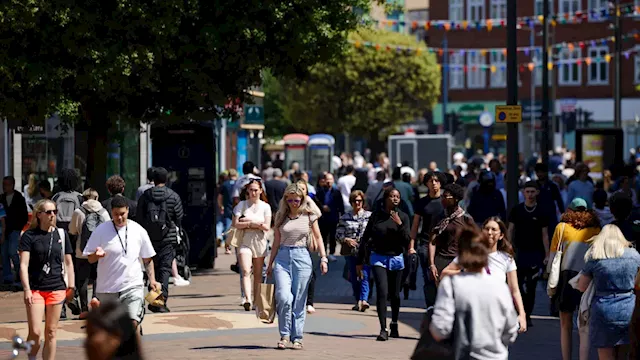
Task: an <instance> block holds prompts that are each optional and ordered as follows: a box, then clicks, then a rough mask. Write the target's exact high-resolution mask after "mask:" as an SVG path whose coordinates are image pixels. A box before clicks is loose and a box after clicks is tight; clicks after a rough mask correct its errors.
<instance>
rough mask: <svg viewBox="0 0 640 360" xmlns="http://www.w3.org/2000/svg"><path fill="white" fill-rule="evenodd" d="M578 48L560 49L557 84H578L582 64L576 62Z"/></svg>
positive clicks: (578, 52) (578, 54)
mask: <svg viewBox="0 0 640 360" xmlns="http://www.w3.org/2000/svg"><path fill="white" fill-rule="evenodd" d="M580 57H581V53H580V49H573V50H569V49H562V51H560V61H559V64H558V68H559V69H558V84H560V85H580V83H581V78H582V77H581V71H582V66H581V65H579V64H578V62H577V61H578V60H579V59H580Z"/></svg>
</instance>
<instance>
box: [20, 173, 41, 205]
mask: <svg viewBox="0 0 640 360" xmlns="http://www.w3.org/2000/svg"><path fill="white" fill-rule="evenodd" d="M22 193H23V194H24V200H25V201H26V202H27V209H28V210H29V212H31V211H33V205H35V204H36V203H37V202H38V201H40V200H42V196H41V195H40V187H38V179H37V177H36V174H33V173H32V174H29V181H28V183H27V185H25V186H24V189H23V191H22Z"/></svg>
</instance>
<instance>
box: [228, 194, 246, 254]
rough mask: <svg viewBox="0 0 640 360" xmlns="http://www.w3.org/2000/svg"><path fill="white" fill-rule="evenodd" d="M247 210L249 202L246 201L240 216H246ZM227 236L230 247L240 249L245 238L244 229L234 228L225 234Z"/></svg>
mask: <svg viewBox="0 0 640 360" xmlns="http://www.w3.org/2000/svg"><path fill="white" fill-rule="evenodd" d="M246 210H247V202H246V201H245V202H244V204H243V205H242V212H241V213H240V216H242V215H244V212H245V211H246ZM225 235H227V242H228V243H229V246H233V247H235V248H237V247H240V245H241V244H242V238H243V237H244V229H237V228H235V227H233V226H231V227H230V228H229V231H227V232H226V233H225Z"/></svg>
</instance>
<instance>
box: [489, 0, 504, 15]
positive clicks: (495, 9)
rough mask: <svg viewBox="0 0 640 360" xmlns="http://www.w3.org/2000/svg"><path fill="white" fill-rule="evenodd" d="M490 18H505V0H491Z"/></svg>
mask: <svg viewBox="0 0 640 360" xmlns="http://www.w3.org/2000/svg"><path fill="white" fill-rule="evenodd" d="M489 17H490V18H491V19H506V18H507V0H491V14H490V15H489Z"/></svg>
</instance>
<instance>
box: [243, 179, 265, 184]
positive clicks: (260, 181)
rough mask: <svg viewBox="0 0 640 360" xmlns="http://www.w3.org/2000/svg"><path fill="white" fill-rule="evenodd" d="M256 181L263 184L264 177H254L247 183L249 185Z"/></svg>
mask: <svg viewBox="0 0 640 360" xmlns="http://www.w3.org/2000/svg"><path fill="white" fill-rule="evenodd" d="M254 182H257V183H260V184H262V179H259V178H252V179H251V180H249V182H248V183H247V185H248V184H251V183H254Z"/></svg>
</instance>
